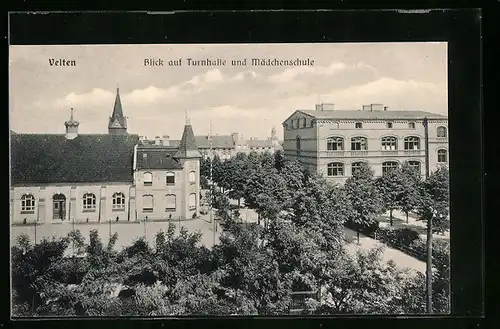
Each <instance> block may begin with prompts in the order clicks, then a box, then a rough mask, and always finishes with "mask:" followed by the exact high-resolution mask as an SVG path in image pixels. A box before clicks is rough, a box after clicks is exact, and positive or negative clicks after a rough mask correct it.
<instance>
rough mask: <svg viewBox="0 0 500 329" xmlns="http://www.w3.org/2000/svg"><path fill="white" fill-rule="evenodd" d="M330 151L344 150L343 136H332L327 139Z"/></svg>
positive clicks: (327, 147) (327, 146)
mask: <svg viewBox="0 0 500 329" xmlns="http://www.w3.org/2000/svg"><path fill="white" fill-rule="evenodd" d="M326 149H327V150H328V151H342V150H343V149H344V139H343V138H342V137H330V138H328V139H327V140H326Z"/></svg>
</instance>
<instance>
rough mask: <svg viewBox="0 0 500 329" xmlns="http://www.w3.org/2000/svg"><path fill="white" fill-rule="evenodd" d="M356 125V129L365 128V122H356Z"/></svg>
mask: <svg viewBox="0 0 500 329" xmlns="http://www.w3.org/2000/svg"><path fill="white" fill-rule="evenodd" d="M354 126H355V127H356V129H361V128H363V124H362V123H361V122H356V124H355V125H354Z"/></svg>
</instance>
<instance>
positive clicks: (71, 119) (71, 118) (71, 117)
mask: <svg viewBox="0 0 500 329" xmlns="http://www.w3.org/2000/svg"><path fill="white" fill-rule="evenodd" d="M69 120H70V121H73V120H74V119H73V108H71V116H70V118H69Z"/></svg>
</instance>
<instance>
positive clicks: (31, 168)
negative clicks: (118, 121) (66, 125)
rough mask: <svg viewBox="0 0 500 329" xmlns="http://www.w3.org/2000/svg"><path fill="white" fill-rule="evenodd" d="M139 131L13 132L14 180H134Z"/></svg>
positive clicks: (93, 181) (39, 182) (13, 182)
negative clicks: (118, 133) (121, 133)
mask: <svg viewBox="0 0 500 329" xmlns="http://www.w3.org/2000/svg"><path fill="white" fill-rule="evenodd" d="M138 140H139V136H137V135H124V136H114V135H78V137H76V138H75V139H66V137H65V135H56V134H51V135H48V134H16V135H12V136H11V158H12V162H11V174H12V176H11V178H12V184H13V185H17V184H28V185H30V184H47V183H97V182H103V183H104V182H132V181H133V172H132V171H133V168H132V164H133V154H134V145H136V144H137V143H138Z"/></svg>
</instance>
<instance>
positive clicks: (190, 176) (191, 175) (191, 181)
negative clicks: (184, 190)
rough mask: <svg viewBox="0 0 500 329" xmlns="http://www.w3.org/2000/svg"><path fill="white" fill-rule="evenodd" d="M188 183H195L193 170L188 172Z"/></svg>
mask: <svg viewBox="0 0 500 329" xmlns="http://www.w3.org/2000/svg"><path fill="white" fill-rule="evenodd" d="M189 183H190V184H194V183H196V172H195V171H191V172H189Z"/></svg>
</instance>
